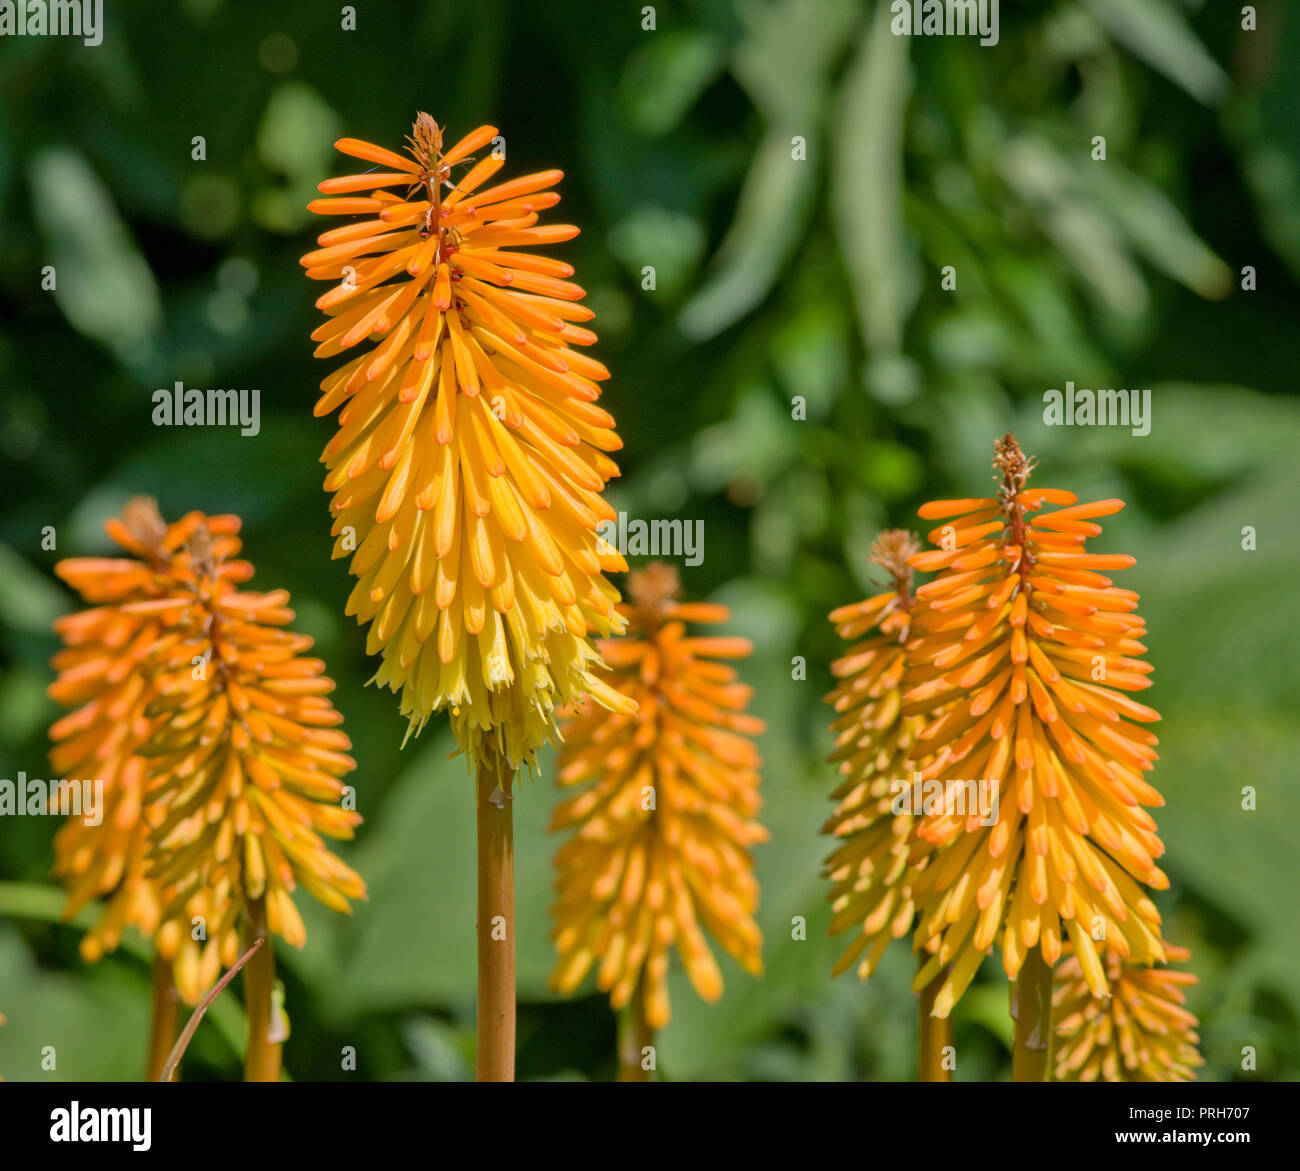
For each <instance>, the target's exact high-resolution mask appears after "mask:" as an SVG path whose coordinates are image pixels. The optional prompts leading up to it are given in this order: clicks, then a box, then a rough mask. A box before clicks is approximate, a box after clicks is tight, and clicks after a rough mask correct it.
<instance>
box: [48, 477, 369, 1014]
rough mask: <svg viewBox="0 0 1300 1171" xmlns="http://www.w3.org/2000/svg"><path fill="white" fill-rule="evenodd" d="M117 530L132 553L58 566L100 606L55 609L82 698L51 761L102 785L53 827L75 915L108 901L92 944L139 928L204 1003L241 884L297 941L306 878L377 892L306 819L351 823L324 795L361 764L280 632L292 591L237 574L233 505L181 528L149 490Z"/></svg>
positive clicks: (229, 954)
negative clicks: (89, 803) (298, 904)
mask: <svg viewBox="0 0 1300 1171" xmlns="http://www.w3.org/2000/svg"><path fill="white" fill-rule="evenodd" d="M106 528H107V531H108V533H109V535H110V536H111V537H112V538H113V539H114V540H115V541H116V542H117V543H118V544H119V545H120V546H121V547H122V548H123V549H124V550H125V551H126V552H127V553H130V554H132V556H131V557H129V558H126V557H124V558H106V557H82V558H72V559H69V560H65V561H62V562H60V563H59V564H58V565H57V566H56V572H57V573H58V575H59V576H60V577H61V578H63V580H65V581H66V582H68V584H69V585H71V586H72V587H73V588H75V589H76V590H77V591H78V592H79V593H80V594H81V595H82V597H83V598H85V600H86V601H88V602H90V603H92V604H93V605H92V608H90V609H87V610H83V611H80V612H78V613H75V614H71V615H68V616H66V617H63V618H60V619H58V620H57V622H56V623H55V628H56V630H57V631H58V633H59V634H60V635H61V636H62V638H63V640H64V643H65V648H64V649H63V650H61V651H60V652H58V654H57V655H56V656H55V659H54V667H55V669H56V671H57V672H58V677H57V679H56V681H55V683H54V684H53V685H52V686H51V688H50V694H51V695H52V696H53V697H54V698H55V699H56V700H58V701H59V702H60V703H62V704H64V705H66V706H69V707H74V708H75V710H74V711H72V712H71V713H69V714H68V715H67V716H65V717H63V718H61V719H60V720H58V721H56V723H55V724H54V725H53V727H52V728H51V733H50V734H51V739H52V740H53V741H54V745H53V747H52V749H51V754H50V756H51V762H52V764H53V765H54V768H55V771H56V772H59V773H60V774H61V775H66V776H86V777H93V778H94V779H96V780H102V781H103V806H102V810H101V812H102V817H101V818H96V819H95V823H92V822H91V821H90V820H89V819H87V818H85V817H82V816H76V815H74V816H72V817H70V818H69V820H68V823H67V824H66V825H65V826H64V827H63V828H62V829H61V830H60V831H59V834H58V835H57V837H56V839H55V849H56V872H57V873H58V874H59V875H60V876H61V877H62V878H63V879H64V881H65V883H66V884H67V885H68V887H69V896H70V897H69V901H68V905H67V909H66V912H65V915H66V917H69V918H71V917H72V916H74V915H75V914H76V913H77V912H78V911H79V910H81V909H82V908H83V907H84V906H86V905H87V904H88V903H89V902H91V901H92V900H94V899H96V898H106V899H107V902H106V904H105V908H104V911H103V912H102V914H101V915H100V917H99V919H98V921H97V922H96V924H95V925H94V926H93V927H92V928H91V929H90V931H88V932H87V934H86V936H85V937H84V938H83V942H82V954H83V955H84V956H85V958H87V959H88V960H94V959H97V958H99V956H101V955H102V954H104V953H105V952H107V951H111V950H112V949H113V948H115V947H116V946H117V944H118V943H119V941H120V939H121V936H122V933H123V931H124V930H125V928H126V927H127V926H130V925H134V926H136V927H137V928H138V929H139V930H140V931H141V932H142V933H144V934H145V935H147V936H155V937H156V943H157V946H158V949H159V953H160V954H161V955H163V956H164V957H165V958H166V959H167V960H169V961H170V962H171V964H172V968H173V972H174V975H175V980H176V985H177V988H178V990H179V991H180V993H181V995H182V996H183V998H184V999H185V1000H186V1001H187V1002H189V1003H191V1004H192V1003H196V1002H197V1001H198V1000H199V998H200V997H201V996H202V994H203V992H204V991H206V989H207V987H208V986H209V985H210V984H211V983H212V982H213V980H214V979H215V977H216V975H217V972H218V970H219V968H220V967H221V966H222V965H223V964H224V965H229V964H230V963H232V962H233V961H234V959H235V958H236V956H237V951H238V944H239V937H238V929H239V927H240V926H241V924H240V914H241V912H242V911H243V910H244V909H245V907H246V904H247V900H248V899H252V898H265V901H266V905H267V910H268V918H269V921H270V926H271V929H272V930H274V931H277V932H278V933H280V934H281V935H283V936H284V937H285V938H287V939H289V940H290V941H291V942H293V943H295V944H297V945H301V943H302V942H303V939H304V933H303V930H302V923H301V919H300V918H299V916H298V914H297V911H296V909H295V908H294V906H293V903H292V900H291V899H290V898H289V897H288V894H287V891H289V890H292V889H293V886H294V885H295V880H296V881H299V882H301V883H302V885H304V886H306V887H307V888H308V889H309V890H311V891H312V892H313V893H315V894H316V895H317V896H318V897H320V898H322V900H323V901H325V902H326V903H327V904H328V905H330V906H333V907H335V908H337V909H339V910H346V909H347V902H346V898H345V897H344V896H346V897H361V896H363V895H364V892H365V888H364V885H363V884H362V882H361V880H360V878H359V877H358V876H356V875H355V874H353V873H352V871H351V870H349V869H348V868H347V867H346V866H343V865H342V863H340V862H338V861H337V859H335V858H334V857H333V856H332V855H330V854H329V853H328V851H326V850H325V849H324V848H323V846H322V844H321V842H320V840H319V838H318V837H317V835H316V834H315V833H314V832H313V829H319V830H320V831H321V832H323V833H326V834H328V835H330V836H334V837H350V836H351V833H352V826H353V825H355V824H356V822H357V821H359V820H360V819H359V817H358V816H357V815H356V814H355V813H354V812H350V811H345V810H343V809H341V808H334V807H331V806H330V805H328V804H322V802H326V801H334V802H337V800H338V798H339V795H340V794H341V791H342V789H341V786H340V785H339V784H338V782H337V780H335V777H337V776H338V775H341V774H342V773H343V772H346V771H347V770H348V769H350V768H352V767H353V764H352V761H351V760H350V758H348V757H347V756H345V755H344V754H343V753H344V750H346V749H347V748H348V747H349V743H348V740H347V737H346V736H345V735H344V734H343V732H342V731H340V730H339V729H338V728H337V724H338V723H339V722H340V720H341V717H340V716H339V715H338V713H337V712H336V711H334V709H333V707H332V705H331V704H330V702H329V700H328V699H327V698H326V697H325V696H326V693H327V692H328V691H329V690H331V688H332V684H331V683H330V682H329V680H328V679H325V678H324V677H323V675H322V674H321V672H322V671H323V665H322V664H321V663H319V662H318V661H316V660H311V659H303V658H301V657H300V654H301V652H302V651H304V650H305V649H306V648H307V647H308V646H310V639H307V638H305V637H303V636H296V635H292V634H289V633H288V632H286V631H284V630H281V629H278V627H279V626H281V625H283V624H284V623H285V622H287V621H288V620H289V619H290V618H291V617H292V615H291V613H290V612H289V611H288V610H286V609H284V608H283V603H284V602H285V601H286V600H287V595H285V594H283V592H279V593H276V594H269V595H259V594H251V593H243V592H240V591H239V590H238V589H237V588H236V587H237V584H238V583H239V582H242V581H246V580H247V579H248V578H249V577H250V576H251V575H252V567H251V566H250V565H248V563H247V562H243V561H237V560H234V557H235V555H236V554H237V553H238V551H239V541H238V539H237V537H236V534H237V533H238V531H239V528H240V522H239V518H238V517H234V516H205V515H204V514H202V513H199V512H193V513H190V514H189V515H187V516H186V517H184V518H183V519H182V520H180V521H177V522H176V523H174V524H171V525H168V524H166V523H165V522H164V521H163V519H162V517H161V516H160V515H159V513H158V510H157V506H156V505H155V504H154V502H153V501H152V500H150V499H147V498H143V497H142V498H137V499H134V500H132V501H130V502H129V503H128V504H127V506H126V508H125V509H124V511H123V514H122V517H121V519H113V520H110V521H109V522H108V523H107V525H106ZM196 551H197V553H196ZM196 921H201V922H202V923H203V924H204V930H203V931H201V932H200V931H196V930H195V929H194V928H195V923H196Z"/></svg>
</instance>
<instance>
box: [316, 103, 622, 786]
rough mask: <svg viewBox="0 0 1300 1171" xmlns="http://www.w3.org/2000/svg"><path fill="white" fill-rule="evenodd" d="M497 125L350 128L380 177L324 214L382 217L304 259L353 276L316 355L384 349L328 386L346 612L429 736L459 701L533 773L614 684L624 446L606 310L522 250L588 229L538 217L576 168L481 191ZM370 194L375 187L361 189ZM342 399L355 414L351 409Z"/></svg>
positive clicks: (324, 270) (358, 153) (346, 144)
mask: <svg viewBox="0 0 1300 1171" xmlns="http://www.w3.org/2000/svg"><path fill="white" fill-rule="evenodd" d="M497 140H498V134H497V130H496V128H495V127H492V126H483V127H480V128H479V129H478V130H475V131H474V132H473V133H471V134H469V135H467V136H466V137H465V138H463V139H462V140H461V141H460V142H458V143H456V144H455V145H454V146H452V147H451V148H450V149H448V150H443V147H442V129H441V127H439V126H438V125H437V123H435V122H434V120H433V119H432V118H431V117H429V115H427V114H420V115H419V117H418V118H417V120H416V122H415V125H414V127H413V130H412V134H411V136H410V138H409V140H408V141H409V143H410V145H409V148H408V150H409V154H410V156H411V157H409V158H407V157H404V156H402V155H400V154H396V153H394V152H393V151H390V150H386V149H385V148H383V147H380V146H376V145H374V144H372V143H367V142H361V141H358V140H356V139H351V138H345V139H341V140H339V141H338V142H337V143H335V146H336V147H337V148H338V149H339V150H340V151H342V152H343V153H344V154H347V155H350V156H352V157H354V158H360V159H362V160H364V161H366V162H368V163H371V164H374V165H376V166H377V167H379V168H381V169H380V170H378V171H375V170H371V171H369V172H367V173H363V174H358V175H349V176H345V177H343V178H338V179H330V180H327V181H325V182H323V183H321V184H320V190H321V192H322V193H323V194H324V195H326V196H329V197H330V198H325V199H318V200H314V201H313V202H312V203H311V204H310V205H309V207H310V209H311V210H312V211H314V212H317V213H320V214H323V215H346V216H353V215H362V216H366V217H367V218H365V219H363V220H360V221H358V222H355V223H350V224H348V225H346V226H344V227H339V228H334V229H332V230H329V231H326V232H325V233H323V234H322V235H321V236H320V237H319V239H318V243H319V245H320V247H319V248H318V249H317V250H316V251H314V252H311V253H309V254H308V255H307V256H304V257H303V258H302V263H303V264H304V266H305V267H306V269H307V275H308V276H310V277H312V278H314V279H317V280H325V281H334V282H337V284H336V287H335V288H333V289H331V290H330V291H329V292H327V293H325V294H324V295H323V296H322V297H320V299H319V300H318V301H317V302H316V304H317V306H318V307H319V308H321V309H322V310H324V311H325V312H326V313H327V314H328V315H329V320H328V321H327V322H326V323H325V324H323V325H322V326H320V328H318V329H317V330H316V331H315V332H314V333H313V335H312V337H313V339H314V340H316V341H318V342H319V343H320V345H319V347H318V348H317V350H316V355H317V356H318V357H322V358H329V357H333V356H335V355H338V354H343V353H345V352H347V351H350V350H352V349H354V348H356V347H358V346H361V345H362V344H363V343H365V342H367V341H368V340H373V341H375V342H376V343H377V344H375V345H374V346H373V347H371V348H368V349H366V351H365V352H364V353H361V354H360V355H359V356H357V357H354V358H352V359H351V360H349V361H348V362H347V363H346V364H345V365H343V366H342V367H340V368H339V369H338V370H336V371H335V372H334V373H332V374H331V375H329V376H328V377H327V378H326V379H325V380H324V381H323V382H322V383H321V391H322V394H321V397H320V399H319V401H318V402H317V404H316V414H317V415H325V414H328V413H329V412H331V411H334V410H336V409H339V418H338V422H339V430H338V432H337V434H336V435H335V437H334V438H333V439H332V440H331V442H330V443H329V444H328V446H327V447H326V449H325V451H324V454H323V456H322V460H323V462H324V463H325V465H326V467H327V469H328V475H327V477H326V480H325V488H326V490H327V491H329V492H332V493H333V494H334V496H333V500H332V504H331V508H332V511H333V513H334V518H335V519H334V526H333V530H332V531H333V533H334V535H335V537H336V542H335V547H334V556H335V557H342V556H345V555H346V554H348V553H349V552H351V553H352V554H353V556H352V564H351V570H352V573H353V574H354V575H355V576H356V577H357V579H358V580H357V584H356V587H355V589H354V591H353V593H352V596H351V598H350V600H349V604H348V612H349V613H352V614H355V615H356V617H357V620H358V621H359V622H361V623H363V624H364V623H367V622H368V623H370V624H371V625H370V630H369V633H368V640H367V649H368V651H369V652H370V653H371V654H374V653H380V654H382V663H381V666H380V668H379V670H378V672H377V674H376V677H375V678H376V680H377V682H379V683H380V684H381V685H383V686H388V687H391V688H392V689H393V690H394V691H399V690H400V692H401V710H402V712H403V713H404V714H405V715H406V716H407V717H408V719H409V720H410V721H411V726H412V727H413V728H415V729H416V730H417V731H418V729H419V728H420V727H422V726H423V724H424V723H425V721H426V720H427V719H428V718H429V716H430V715H431V714H433V713H435V712H439V711H441V710H443V709H448V710H449V711H450V714H451V723H452V729H453V731H454V733H455V735H456V738H457V740H458V742H459V743H460V744H461V746H462V747H463V748H465V749H466V750H467V751H468V753H469V755H470V757H471V758H472V759H474V760H476V761H482V760H483V759H484V758H485V757H486V756H488V755H492V756H504V757H505V758H506V759H507V761H508V762H509V764H510V765H511V767H513V768H516V769H517V768H519V767H520V766H521V765H522V764H525V763H528V764H531V763H532V760H533V757H534V754H535V752H536V749H537V748H538V747H540V746H541V745H542V744H544V743H546V742H547V741H548V740H551V739H553V738H554V734H555V718H554V713H555V709H556V708H557V707H559V706H562V705H564V704H565V703H569V702H572V701H574V700H576V699H577V698H578V697H579V696H580V695H581V694H582V693H584V692H590V693H591V694H592V695H594V696H595V697H596V698H597V700H598V701H599V702H601V703H604V704H608V705H610V706H613V707H620V708H625V707H626V705H625V703H624V701H623V700H622V699H621V698H620V697H618V696H617V695H616V694H615V693H613V692H612V691H610V690H609V689H608V688H607V687H606V686H605V685H604V684H603V683H601V681H600V679H599V678H598V676H597V674H596V673H595V670H594V669H595V668H596V667H598V666H599V657H598V655H597V652H596V650H595V647H594V645H593V642H592V637H591V636H592V635H593V634H594V635H610V634H616V633H618V632H619V631H620V630H621V628H622V627H621V620H620V618H619V616H618V614H617V611H616V609H615V607H616V603H617V602H618V592H617V591H616V590H615V589H614V587H613V586H612V585H610V583H609V582H608V581H607V580H606V578H605V576H604V574H605V573H607V572H613V571H623V570H626V568H627V566H626V564H625V562H624V561H623V559H622V557H621V556H620V555H619V554H618V553H617V552H616V551H614V550H612V549H610V548H608V547H607V546H605V544H604V543H603V542H598V540H597V537H596V529H597V526H598V525H600V524H601V523H602V522H604V521H607V520H612V519H614V513H613V510H612V509H611V508H610V507H609V505H608V503H607V502H606V501H605V500H604V499H603V497H602V496H601V492H602V491H603V489H604V487H605V483H606V481H607V480H609V479H610V478H611V477H612V476H616V475H617V474H618V468H617V465H616V464H615V463H614V461H613V460H612V459H611V458H610V457H609V455H608V454H607V453H608V452H611V451H616V450H618V449H619V448H620V447H621V446H622V444H621V441H620V440H619V438H618V436H617V435H616V434H615V431H614V420H613V418H612V417H611V416H610V415H609V414H608V412H606V411H604V410H603V409H601V408H600V407H599V406H597V405H596V399H597V398H598V397H599V394H600V389H599V386H598V385H597V384H598V383H599V382H600V381H601V380H603V379H605V378H608V377H609V372H608V370H607V369H606V368H605V367H604V366H603V365H602V364H601V363H600V362H598V361H596V360H595V359H594V358H591V357H590V356H588V355H586V354H584V353H582V352H581V350H582V348H584V347H586V346H590V345H591V344H593V343H594V342H595V341H596V335H595V334H594V333H592V332H591V330H589V329H587V328H585V327H584V325H583V324H582V323H583V322H585V321H587V320H589V319H590V318H591V317H592V316H593V314H592V312H591V311H590V310H589V309H586V308H584V307H583V306H582V305H581V304H579V301H580V300H581V298H582V297H583V296H584V293H583V290H582V289H581V288H580V287H579V286H577V285H575V284H573V283H572V282H570V281H569V280H567V279H566V278H567V277H569V276H570V275H572V272H573V270H572V268H571V266H569V265H568V264H566V263H564V262H562V261H559V260H555V259H552V258H550V257H546V256H542V255H538V254H537V253H535V252H531V251H521V250H518V249H520V248H528V247H535V246H539V245H547V244H554V243H558V242H561V241H564V240H569V239H571V238H572V237H574V236H576V235H577V233H578V229H577V228H576V227H573V226H570V225H563V224H561V225H551V226H538V225H537V220H538V212H540V211H543V210H545V209H546V208H549V207H552V206H554V204H556V203H557V202H558V201H559V196H558V195H557V194H556V193H555V192H553V191H550V190H548V189H549V188H550V187H552V186H553V185H554V184H555V183H556V182H557V181H558V180H559V179H560V178H561V172H559V171H543V172H540V173H538V174H533V175H525V176H523V177H521V178H518V179H513V180H509V181H507V182H504V183H500V184H497V185H495V186H492V187H488V188H485V189H481V188H482V185H483V184H484V182H485V181H487V180H488V179H489V178H490V177H491V176H492V175H493V174H494V173H495V172H496V171H497V170H498V169H499V168H500V167H501V165H502V162H503V152H502V151H501V150H499V149H493V151H492V152H491V153H490V154H489V155H488V156H487V157H486V158H483V159H482V160H480V161H478V162H475V163H474V164H473V165H472V166H470V167H469V169H468V170H467V171H465V172H464V173H462V174H459V175H457V174H456V169H457V168H458V167H460V166H461V165H462V164H467V163H469V162H470V161H471V156H472V155H473V154H474V152H475V151H478V150H479V149H480V148H483V147H486V146H488V145H489V144H492V143H494V142H496V141H497ZM358 193H360V194H358ZM340 408H341V409H340Z"/></svg>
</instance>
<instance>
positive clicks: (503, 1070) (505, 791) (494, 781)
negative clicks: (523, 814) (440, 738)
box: [476, 756, 515, 1082]
mask: <svg viewBox="0 0 1300 1171" xmlns="http://www.w3.org/2000/svg"><path fill="white" fill-rule="evenodd" d="M513 781H514V774H513V771H512V770H511V768H510V765H509V764H508V763H507V762H506V761H505V760H503V759H501V758H500V757H496V756H493V757H491V758H490V759H487V760H483V761H481V762H480V763H479V770H478V1060H477V1068H476V1077H477V1079H478V1080H479V1081H481V1082H512V1081H514V1080H515V834H514V811H513V808H512V804H511V790H512V788H513Z"/></svg>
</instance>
